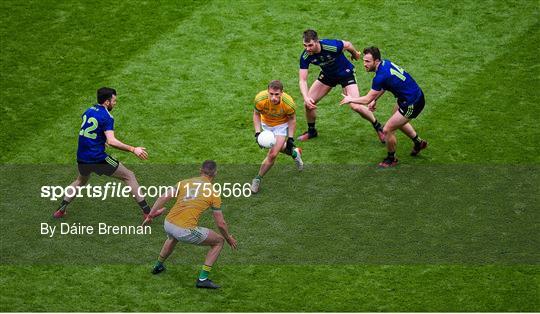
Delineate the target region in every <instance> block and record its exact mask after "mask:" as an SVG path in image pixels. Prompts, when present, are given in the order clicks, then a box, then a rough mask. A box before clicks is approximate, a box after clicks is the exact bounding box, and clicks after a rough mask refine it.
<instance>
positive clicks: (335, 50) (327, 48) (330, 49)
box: [322, 44, 337, 52]
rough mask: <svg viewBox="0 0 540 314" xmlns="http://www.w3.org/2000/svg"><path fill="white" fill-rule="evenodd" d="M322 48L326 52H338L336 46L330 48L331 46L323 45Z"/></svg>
mask: <svg viewBox="0 0 540 314" xmlns="http://www.w3.org/2000/svg"><path fill="white" fill-rule="evenodd" d="M322 48H323V49H324V50H328V51H332V52H337V47H336V46H330V45H325V44H322Z"/></svg>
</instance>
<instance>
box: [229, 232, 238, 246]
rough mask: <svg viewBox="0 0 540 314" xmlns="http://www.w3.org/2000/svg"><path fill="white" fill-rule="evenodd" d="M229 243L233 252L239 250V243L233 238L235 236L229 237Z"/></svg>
mask: <svg viewBox="0 0 540 314" xmlns="http://www.w3.org/2000/svg"><path fill="white" fill-rule="evenodd" d="M227 243H229V245H230V246H231V248H232V249H233V250H236V249H237V242H236V239H235V238H234V237H233V235H232V234H231V235H229V238H228V239H227Z"/></svg>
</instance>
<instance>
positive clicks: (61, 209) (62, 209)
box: [53, 166, 90, 218]
mask: <svg viewBox="0 0 540 314" xmlns="http://www.w3.org/2000/svg"><path fill="white" fill-rule="evenodd" d="M89 179H90V172H86V171H85V170H84V169H81V167H80V166H79V175H77V179H75V181H73V182H71V184H70V185H69V186H70V187H73V188H74V189H77V187H79V186H84V185H86V183H88V180H89ZM74 197H75V195H73V196H71V197H68V196H67V195H65V196H64V198H63V199H62V203H60V206H58V208H57V209H56V211H55V212H54V214H53V217H54V218H62V217H64V215H65V214H66V209H67V206H68V205H69V203H71V201H72V200H73V198H74Z"/></svg>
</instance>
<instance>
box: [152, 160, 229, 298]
mask: <svg viewBox="0 0 540 314" xmlns="http://www.w3.org/2000/svg"><path fill="white" fill-rule="evenodd" d="M216 174H217V165H216V163H215V162H214V161H212V160H206V161H205V162H204V163H203V164H202V167H201V172H200V176H199V177H195V178H191V179H187V180H182V181H180V182H178V184H177V185H176V187H174V188H171V189H170V191H169V193H167V194H166V195H163V196H161V197H159V198H158V199H157V200H156V203H155V204H154V206H153V207H152V211H151V212H150V215H149V216H148V218H147V219H146V220H145V221H144V224H148V223H150V222H151V221H152V218H151V217H153V215H154V213H159V212H161V211H162V210H163V209H164V208H163V206H164V205H165V203H167V201H169V200H170V199H172V198H173V197H174V196H175V195H176V203H175V204H174V206H173V207H172V208H171V211H170V212H169V214H168V215H167V216H166V217H165V223H164V224H165V232H166V233H167V240H165V243H164V244H163V247H162V249H161V252H160V253H159V257H158V260H157V262H156V264H155V266H154V268H153V269H152V273H153V274H159V273H161V272H162V271H164V270H165V265H164V262H165V260H166V259H167V258H168V257H169V256H170V255H171V253H172V252H173V250H174V247H175V246H176V243H178V242H179V241H180V242H183V243H188V244H196V245H206V246H210V251H208V254H207V255H206V259H205V261H204V265H203V266H202V269H201V271H200V273H199V278H198V279H197V283H196V285H195V286H196V287H197V288H207V289H218V288H219V286H218V285H216V284H215V283H213V282H212V280H210V279H208V274H209V273H210V271H211V269H212V266H213V265H214V263H215V261H216V260H217V258H218V256H219V253H220V252H221V249H223V244H224V242H225V241H227V243H228V244H229V245H230V246H231V248H233V249H236V239H235V238H234V237H233V236H232V235H231V234H230V233H229V229H228V227H227V223H226V222H225V218H224V217H223V213H222V211H221V198H220V196H219V194H217V193H216V191H215V190H214V188H213V184H212V181H213V180H214V177H215V176H216ZM209 208H211V209H212V214H213V216H214V220H215V222H216V225H217V227H218V229H219V231H220V233H221V235H219V234H218V233H216V232H215V231H212V230H210V229H208V228H204V227H199V225H198V223H199V217H200V216H201V214H202V213H203V212H204V211H205V210H207V209H209Z"/></svg>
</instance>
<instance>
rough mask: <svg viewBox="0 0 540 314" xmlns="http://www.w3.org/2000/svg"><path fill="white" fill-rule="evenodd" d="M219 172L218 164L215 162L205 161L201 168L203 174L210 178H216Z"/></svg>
mask: <svg viewBox="0 0 540 314" xmlns="http://www.w3.org/2000/svg"><path fill="white" fill-rule="evenodd" d="M216 171H217V164H216V162H215V161H213V160H205V161H204V162H203V163H202V166H201V172H202V173H204V174H205V175H207V176H209V177H215V176H216Z"/></svg>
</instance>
